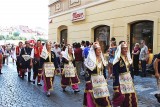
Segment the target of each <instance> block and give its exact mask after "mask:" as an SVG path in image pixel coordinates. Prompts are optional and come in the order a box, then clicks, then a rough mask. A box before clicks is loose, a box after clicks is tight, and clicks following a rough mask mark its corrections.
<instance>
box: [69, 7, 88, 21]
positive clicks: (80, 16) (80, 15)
mask: <svg viewBox="0 0 160 107" xmlns="http://www.w3.org/2000/svg"><path fill="white" fill-rule="evenodd" d="M84 19H85V10H84V9H83V10H78V11H75V12H73V13H72V21H73V22H75V21H80V20H84Z"/></svg>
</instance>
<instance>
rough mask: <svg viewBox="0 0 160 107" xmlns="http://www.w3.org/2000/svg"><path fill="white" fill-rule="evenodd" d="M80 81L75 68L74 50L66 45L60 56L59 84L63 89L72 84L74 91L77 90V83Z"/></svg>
mask: <svg viewBox="0 0 160 107" xmlns="http://www.w3.org/2000/svg"><path fill="white" fill-rule="evenodd" d="M79 83H80V81H79V78H78V76H77V72H76V68H75V57H74V51H73V48H72V47H71V46H67V48H66V49H65V53H64V54H63V56H62V79H61V85H62V88H63V91H64V92H65V91H66V90H65V88H66V87H67V86H72V89H73V90H74V92H75V93H77V92H79V91H80V90H79V87H78V84H79Z"/></svg>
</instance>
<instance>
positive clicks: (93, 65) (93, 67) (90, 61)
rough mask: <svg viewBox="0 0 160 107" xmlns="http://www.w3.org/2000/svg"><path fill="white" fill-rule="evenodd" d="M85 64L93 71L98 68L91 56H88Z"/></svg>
mask: <svg viewBox="0 0 160 107" xmlns="http://www.w3.org/2000/svg"><path fill="white" fill-rule="evenodd" d="M84 64H85V66H86V67H87V68H88V69H90V70H91V71H93V70H94V69H95V68H96V64H95V63H94V62H93V61H92V60H91V59H90V57H87V59H85V61H84Z"/></svg>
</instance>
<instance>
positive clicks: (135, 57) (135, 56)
mask: <svg viewBox="0 0 160 107" xmlns="http://www.w3.org/2000/svg"><path fill="white" fill-rule="evenodd" d="M140 51H141V49H140V46H139V43H136V44H135V46H134V49H133V51H132V55H133V68H134V72H133V75H138V74H139V53H140ZM133 75H132V76H133Z"/></svg>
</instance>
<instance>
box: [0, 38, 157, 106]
mask: <svg viewBox="0 0 160 107" xmlns="http://www.w3.org/2000/svg"><path fill="white" fill-rule="evenodd" d="M140 44H141V45H140ZM140 44H139V43H136V44H135V46H134V48H133V51H132V53H131V54H130V50H129V47H128V46H129V45H128V43H127V42H125V41H120V42H119V44H118V45H117V43H116V39H115V38H114V37H113V38H111V40H110V47H109V49H108V50H107V51H106V56H105V55H104V53H102V50H101V47H100V44H99V43H98V42H94V43H91V42H89V41H82V42H81V43H73V44H72V45H70V44H67V45H66V44H64V43H62V44H58V43H51V42H46V43H45V44H42V43H41V41H40V40H37V42H36V43H35V44H30V43H29V41H25V43H24V44H23V43H22V42H19V44H18V46H14V45H6V46H1V47H0V59H1V60H0V74H2V72H1V69H2V64H4V63H5V60H6V61H7V65H8V57H9V55H11V57H12V59H13V63H14V61H16V65H17V74H18V76H19V77H20V78H21V79H24V76H25V75H26V73H28V75H27V76H28V82H32V83H33V84H37V85H38V86H42V85H43V87H44V91H45V92H46V94H47V96H48V97H49V96H50V94H51V90H53V84H54V77H55V75H58V74H59V75H61V87H62V90H63V92H66V87H67V86H71V87H72V89H73V91H74V92H75V93H78V92H79V91H80V90H79V85H78V84H79V83H80V78H79V77H80V76H82V77H84V79H85V81H86V85H85V91H84V100H83V105H84V106H85V107H112V106H113V107H118V106H120V107H137V106H138V99H137V95H136V90H135V88H134V82H133V81H134V75H139V62H140V63H141V69H142V73H143V75H142V76H143V77H145V76H146V63H147V60H148V48H147V46H146V45H145V41H144V40H141V43H140ZM131 56H132V57H131ZM159 59H160V58H159V57H158V58H157V59H156V61H155V67H154V68H155V70H156V78H157V81H158V83H159V85H160V80H159V78H160V77H159V75H160V74H159V69H158V68H159V67H158V63H160V60H159ZM156 65H157V66H156ZM157 67H158V68H157ZM31 69H33V77H32V75H31V71H32V70H31ZM107 71H108V73H107ZM107 74H108V75H107ZM108 79H113V90H114V95H113V99H112V100H111V99H110V97H109V96H110V93H109V90H108V86H107V80H108ZM41 81H43V84H41ZM159 87H160V86H159ZM155 96H156V98H157V99H159V98H160V94H156V95H155ZM158 101H159V102H160V99H159V100H158Z"/></svg>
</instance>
